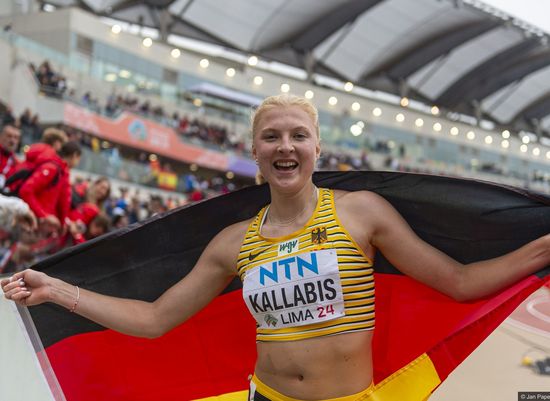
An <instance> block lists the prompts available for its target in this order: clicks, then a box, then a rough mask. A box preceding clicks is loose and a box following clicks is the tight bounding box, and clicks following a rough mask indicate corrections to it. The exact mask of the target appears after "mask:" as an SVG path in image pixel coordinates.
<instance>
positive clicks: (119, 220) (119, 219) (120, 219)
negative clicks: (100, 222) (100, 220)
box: [113, 213, 130, 230]
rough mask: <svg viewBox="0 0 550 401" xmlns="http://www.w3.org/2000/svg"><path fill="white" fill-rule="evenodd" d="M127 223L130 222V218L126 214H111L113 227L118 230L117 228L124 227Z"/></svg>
mask: <svg viewBox="0 0 550 401" xmlns="http://www.w3.org/2000/svg"><path fill="white" fill-rule="evenodd" d="M128 224H130V220H129V219H128V216H127V215H126V214H124V213H119V214H115V215H114V216H113V229H115V230H118V229H119V228H123V227H126V226H127V225H128Z"/></svg>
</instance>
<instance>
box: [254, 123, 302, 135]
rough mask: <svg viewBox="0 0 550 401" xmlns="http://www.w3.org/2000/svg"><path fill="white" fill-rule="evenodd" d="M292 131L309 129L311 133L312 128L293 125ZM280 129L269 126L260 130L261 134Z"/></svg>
mask: <svg viewBox="0 0 550 401" xmlns="http://www.w3.org/2000/svg"><path fill="white" fill-rule="evenodd" d="M290 130H291V131H307V132H308V133H311V130H310V129H309V128H307V127H306V126H304V125H298V126H297V127H293V128H291V129H290ZM279 131H280V130H279V129H277V128H272V127H267V128H264V129H263V130H261V131H260V134H263V133H266V132H279Z"/></svg>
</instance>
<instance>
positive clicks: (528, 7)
mask: <svg viewBox="0 0 550 401" xmlns="http://www.w3.org/2000/svg"><path fill="white" fill-rule="evenodd" d="M483 1H484V2H485V3H487V4H490V5H492V6H493V7H496V8H499V9H501V10H502V11H505V12H507V13H508V14H511V15H513V16H516V17H518V18H520V19H522V20H524V21H527V22H529V23H531V24H533V25H535V26H538V27H539V28H541V29H543V30H544V31H546V32H548V33H550V1H549V0H483Z"/></svg>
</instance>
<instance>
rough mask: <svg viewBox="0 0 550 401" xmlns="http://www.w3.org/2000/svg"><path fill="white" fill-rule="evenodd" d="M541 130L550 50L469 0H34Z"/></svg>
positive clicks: (530, 30) (547, 104)
mask: <svg viewBox="0 0 550 401" xmlns="http://www.w3.org/2000/svg"><path fill="white" fill-rule="evenodd" d="M42 3H49V4H52V5H55V6H57V7H65V6H78V7H81V8H84V9H86V10H88V11H91V12H93V13H95V14H97V15H100V16H104V17H109V18H113V19H118V20H122V21H126V22H131V23H136V24H140V25H142V26H146V27H152V28H156V29H158V31H159V32H160V37H161V39H166V38H167V37H168V35H169V34H175V35H180V36H183V37H187V38H192V39H196V40H200V41H204V42H207V43H213V44H216V45H220V46H223V47H225V48H228V49H232V50H237V51H240V52H243V53H244V54H248V55H256V56H258V57H260V58H261V59H265V60H272V61H278V62H280V63H284V64H287V65H290V66H294V67H298V68H301V69H303V70H305V71H306V72H307V76H308V77H309V78H310V79H311V80H312V81H313V80H314V79H315V76H316V74H320V75H325V76H329V77H333V78H337V79H339V80H341V81H343V82H346V81H350V82H352V83H353V84H354V85H356V86H360V87H364V88H367V89H371V90H380V91H384V92H388V93H392V94H395V95H398V96H407V97H408V98H411V99H417V100H420V101H422V102H424V103H426V104H430V105H431V104H434V105H437V106H438V107H440V108H443V109H447V110H451V111H456V112H460V113H465V114H468V115H472V116H475V117H477V118H479V119H481V118H484V119H489V120H491V121H493V122H495V123H497V124H499V125H502V126H507V127H512V128H514V129H516V130H520V129H525V130H529V131H531V132H535V133H537V134H538V135H540V134H545V136H548V135H549V133H550V46H549V40H548V39H549V38H548V35H547V34H546V33H544V32H542V31H541V30H540V29H537V28H536V27H533V26H531V25H529V24H527V23H525V22H523V21H521V20H517V19H515V18H514V17H512V16H510V15H507V14H505V13H503V12H501V11H499V10H496V9H494V8H492V7H490V6H488V5H486V4H484V3H482V2H481V1H478V0H414V1H410V0H230V1H219V0H140V1H138V0H42Z"/></svg>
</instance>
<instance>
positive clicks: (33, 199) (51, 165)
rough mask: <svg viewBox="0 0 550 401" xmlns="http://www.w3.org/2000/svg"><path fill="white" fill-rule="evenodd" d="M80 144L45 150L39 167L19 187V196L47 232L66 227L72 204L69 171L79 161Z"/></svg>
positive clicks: (38, 158) (72, 143)
mask: <svg viewBox="0 0 550 401" xmlns="http://www.w3.org/2000/svg"><path fill="white" fill-rule="evenodd" d="M81 153H82V151H81V149H80V146H79V145H78V144H77V143H75V142H67V143H66V144H64V145H63V147H62V148H61V150H60V151H59V154H55V155H52V154H51V153H50V152H45V153H42V154H41V155H39V156H38V157H37V160H36V162H37V167H36V168H35V169H34V171H33V172H32V174H31V175H30V177H29V178H28V179H26V180H25V182H24V183H23V184H22V185H21V188H20V189H19V196H20V197H21V199H23V200H24V201H25V202H27V204H28V205H29V206H30V208H31V210H32V211H33V212H34V214H35V215H36V217H37V218H38V221H39V225H40V228H41V231H42V233H43V234H44V235H50V234H53V235H56V234H57V233H59V230H60V229H61V228H64V227H65V219H66V217H67V216H68V214H69V210H70V205H71V187H70V183H69V171H70V169H71V168H73V167H75V166H76V165H78V163H79V162H80V156H81Z"/></svg>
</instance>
